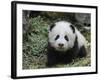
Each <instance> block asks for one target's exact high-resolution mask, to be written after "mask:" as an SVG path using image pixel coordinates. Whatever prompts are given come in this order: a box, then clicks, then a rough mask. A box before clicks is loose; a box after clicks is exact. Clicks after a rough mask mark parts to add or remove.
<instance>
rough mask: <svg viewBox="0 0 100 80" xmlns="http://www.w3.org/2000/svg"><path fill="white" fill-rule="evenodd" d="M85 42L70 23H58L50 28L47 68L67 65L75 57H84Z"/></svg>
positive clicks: (85, 52)
mask: <svg viewBox="0 0 100 80" xmlns="http://www.w3.org/2000/svg"><path fill="white" fill-rule="evenodd" d="M86 54H87V51H86V40H85V38H84V36H83V35H82V34H81V33H80V32H79V31H78V30H77V28H76V27H74V26H73V25H72V24H71V23H69V22H66V21H59V22H56V23H55V24H53V25H51V26H50V29H49V41H48V62H47V65H48V66H52V65H55V64H58V63H68V62H71V61H72V59H74V58H76V57H84V56H86Z"/></svg>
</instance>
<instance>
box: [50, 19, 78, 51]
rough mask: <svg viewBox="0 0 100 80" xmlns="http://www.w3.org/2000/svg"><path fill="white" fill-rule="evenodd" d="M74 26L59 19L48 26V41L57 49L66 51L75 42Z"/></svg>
mask: <svg viewBox="0 0 100 80" xmlns="http://www.w3.org/2000/svg"><path fill="white" fill-rule="evenodd" d="M75 38H76V34H75V27H74V26H73V25H72V24H71V23H69V22H65V21H59V22H56V23H55V24H53V25H51V26H50V29H49V43H50V45H51V47H53V48H54V49H55V50H57V51H67V50H69V49H70V48H73V46H74V43H75Z"/></svg>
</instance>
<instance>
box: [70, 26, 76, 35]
mask: <svg viewBox="0 0 100 80" xmlns="http://www.w3.org/2000/svg"><path fill="white" fill-rule="evenodd" d="M70 27H71V28H72V30H73V33H75V27H74V26H73V25H70Z"/></svg>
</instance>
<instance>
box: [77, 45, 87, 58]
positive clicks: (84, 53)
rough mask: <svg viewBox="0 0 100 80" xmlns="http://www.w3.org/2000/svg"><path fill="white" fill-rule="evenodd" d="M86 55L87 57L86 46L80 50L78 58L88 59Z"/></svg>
mask: <svg viewBox="0 0 100 80" xmlns="http://www.w3.org/2000/svg"><path fill="white" fill-rule="evenodd" d="M86 55H87V50H86V48H85V46H82V47H81V48H80V50H79V54H78V57H80V58H82V57H86Z"/></svg>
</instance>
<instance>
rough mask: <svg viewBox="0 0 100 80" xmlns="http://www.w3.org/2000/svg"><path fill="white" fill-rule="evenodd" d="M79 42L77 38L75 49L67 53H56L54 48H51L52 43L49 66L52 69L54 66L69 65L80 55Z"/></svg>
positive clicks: (48, 57)
mask: <svg viewBox="0 0 100 80" xmlns="http://www.w3.org/2000/svg"><path fill="white" fill-rule="evenodd" d="M78 51H79V49H78V42H77V36H76V39H75V42H74V46H73V48H71V49H70V50H68V51H66V52H60V51H56V50H55V49H54V48H53V47H51V45H50V43H48V54H47V59H48V62H47V66H48V67H51V66H53V65H56V64H58V63H64V64H66V63H69V62H71V61H72V59H74V58H75V57H76V56H77V55H78Z"/></svg>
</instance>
